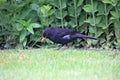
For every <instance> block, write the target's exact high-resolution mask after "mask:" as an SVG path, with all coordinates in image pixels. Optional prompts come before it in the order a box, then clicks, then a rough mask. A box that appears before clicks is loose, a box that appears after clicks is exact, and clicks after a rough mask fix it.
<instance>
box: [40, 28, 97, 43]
mask: <svg viewBox="0 0 120 80" xmlns="http://www.w3.org/2000/svg"><path fill="white" fill-rule="evenodd" d="M42 35H43V37H42V39H41V42H44V41H45V39H46V38H48V39H49V40H51V41H53V42H54V43H58V44H62V45H66V44H67V43H69V42H72V41H74V40H76V39H77V38H88V39H94V40H97V38H96V37H91V36H87V35H83V34H81V33H80V32H78V31H76V30H73V29H67V28H60V27H57V28H53V27H48V28H45V29H44V31H43V34H42Z"/></svg>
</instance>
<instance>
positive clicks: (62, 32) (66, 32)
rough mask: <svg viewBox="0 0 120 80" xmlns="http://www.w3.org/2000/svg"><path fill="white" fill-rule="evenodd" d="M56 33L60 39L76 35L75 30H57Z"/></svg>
mask: <svg viewBox="0 0 120 80" xmlns="http://www.w3.org/2000/svg"><path fill="white" fill-rule="evenodd" d="M55 31H56V35H57V36H59V37H64V36H67V35H72V34H75V33H76V31H75V30H72V29H64V28H59V29H57V28H56V30H55Z"/></svg>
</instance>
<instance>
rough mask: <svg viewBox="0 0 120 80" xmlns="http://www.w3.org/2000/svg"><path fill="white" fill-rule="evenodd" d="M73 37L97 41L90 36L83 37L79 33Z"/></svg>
mask: <svg viewBox="0 0 120 80" xmlns="http://www.w3.org/2000/svg"><path fill="white" fill-rule="evenodd" d="M74 37H76V38H88V39H94V40H97V39H98V38H96V37H91V36H87V35H83V34H81V33H77V34H75V36H74Z"/></svg>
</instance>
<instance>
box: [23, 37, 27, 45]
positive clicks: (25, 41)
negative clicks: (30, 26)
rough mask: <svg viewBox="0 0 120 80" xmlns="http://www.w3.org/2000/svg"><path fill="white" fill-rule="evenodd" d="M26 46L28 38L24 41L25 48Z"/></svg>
mask: <svg viewBox="0 0 120 80" xmlns="http://www.w3.org/2000/svg"><path fill="white" fill-rule="evenodd" d="M26 44H27V38H25V39H24V41H23V46H24V47H25V46H26Z"/></svg>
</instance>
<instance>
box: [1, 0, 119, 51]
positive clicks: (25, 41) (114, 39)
mask: <svg viewBox="0 0 120 80" xmlns="http://www.w3.org/2000/svg"><path fill="white" fill-rule="evenodd" d="M48 26H52V27H60V26H61V27H66V28H74V29H76V30H78V31H80V32H81V33H83V34H86V35H91V36H96V37H98V38H99V40H97V41H94V40H85V41H82V40H77V41H75V42H74V43H75V45H78V46H80V45H82V46H87V47H97V48H104V49H108V48H111V49H115V48H120V0H0V48H27V47H34V46H35V45H36V46H39V44H36V43H38V42H40V38H41V36H42V34H41V33H42V30H43V29H44V28H45V27H48ZM47 42H48V43H51V42H50V41H47Z"/></svg>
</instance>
